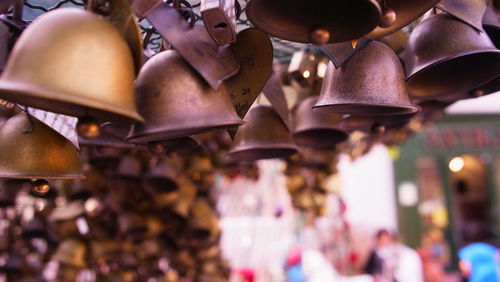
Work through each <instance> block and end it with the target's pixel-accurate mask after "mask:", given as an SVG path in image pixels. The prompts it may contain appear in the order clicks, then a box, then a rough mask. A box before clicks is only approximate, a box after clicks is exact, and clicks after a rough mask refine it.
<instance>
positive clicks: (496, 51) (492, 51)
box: [406, 47, 500, 101]
mask: <svg viewBox="0 0 500 282" xmlns="http://www.w3.org/2000/svg"><path fill="white" fill-rule="evenodd" d="M481 54H494V55H495V54H496V57H497V60H498V62H497V63H499V64H500V50H499V49H494V47H492V48H491V49H478V50H472V51H465V52H460V53H457V54H455V55H453V56H450V57H447V58H442V59H438V60H434V61H433V62H432V63H429V64H427V65H426V66H425V67H422V68H420V69H419V70H418V71H415V72H413V73H412V74H411V75H408V76H407V78H406V88H407V89H408V95H409V96H410V97H411V98H412V99H418V100H421V101H426V100H433V99H436V98H441V97H444V96H448V95H453V94H456V93H461V92H467V91H470V90H473V89H476V88H478V87H481V86H483V85H485V84H487V83H488V82H491V81H493V80H494V79H495V78H496V77H497V76H498V75H497V76H492V77H490V78H488V79H483V80H482V82H481V83H476V84H475V85H474V86H472V87H470V88H469V89H466V90H464V89H460V90H456V91H452V92H446V93H440V94H425V95H415V94H412V93H411V91H410V88H411V86H410V84H411V80H414V79H415V77H417V76H418V75H421V74H422V72H424V71H428V70H430V69H433V68H435V67H436V66H438V65H439V64H441V63H443V62H446V61H450V60H454V59H457V58H466V57H469V56H474V55H481ZM472 69H476V68H472Z"/></svg>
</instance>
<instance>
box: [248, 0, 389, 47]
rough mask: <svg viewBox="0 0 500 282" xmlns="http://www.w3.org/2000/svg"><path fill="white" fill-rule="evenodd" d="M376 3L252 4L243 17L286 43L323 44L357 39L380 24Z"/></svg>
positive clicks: (280, 0) (262, 0) (298, 0)
mask: <svg viewBox="0 0 500 282" xmlns="http://www.w3.org/2000/svg"><path fill="white" fill-rule="evenodd" d="M381 12H382V11H381V8H380V5H379V3H378V1H376V0H351V1H339V0H334V1H331V0H330V1H328V0H321V1H314V2H310V1H302V0H293V1H287V0H275V1H266V0H252V1H250V2H248V4H247V6H246V14H247V17H248V19H249V20H250V22H252V24H253V25H254V26H255V27H257V28H259V29H261V30H263V31H264V32H266V33H268V34H270V35H272V36H274V37H278V38H280V39H285V40H288V41H294V42H301V43H313V44H325V43H332V42H343V41H348V40H351V39H357V38H360V37H362V36H363V35H365V34H366V33H368V32H370V31H371V30H372V29H373V28H375V27H376V26H377V25H378V24H379V23H380V16H381Z"/></svg>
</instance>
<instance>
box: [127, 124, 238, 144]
mask: <svg viewBox="0 0 500 282" xmlns="http://www.w3.org/2000/svg"><path fill="white" fill-rule="evenodd" d="M244 123H245V122H244V121H243V120H236V119H235V120H232V121H226V122H221V123H219V124H217V125H213V126H208V127H207V126H196V127H191V128H190V129H189V130H178V129H174V128H172V127H163V128H161V129H159V130H154V131H153V130H150V131H147V130H144V131H142V132H141V133H137V134H133V132H132V131H131V133H130V134H129V135H128V136H127V137H125V140H126V141H127V142H130V143H135V144H146V143H149V142H157V141H158V142H160V141H166V140H170V139H177V138H182V137H190V136H192V135H197V134H202V133H207V132H211V131H219V130H226V129H231V128H235V127H238V126H240V125H242V124H244ZM132 130H134V129H132ZM181 131H182V132H184V133H180V132H181ZM191 138H192V137H191Z"/></svg>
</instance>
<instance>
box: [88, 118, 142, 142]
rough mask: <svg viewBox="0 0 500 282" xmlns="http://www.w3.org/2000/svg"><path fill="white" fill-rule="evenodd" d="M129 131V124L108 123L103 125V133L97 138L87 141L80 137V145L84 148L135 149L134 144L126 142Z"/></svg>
mask: <svg viewBox="0 0 500 282" xmlns="http://www.w3.org/2000/svg"><path fill="white" fill-rule="evenodd" d="M129 131H130V125H128V124H122V123H115V122H106V123H104V124H102V125H101V131H100V134H99V136H98V137H97V138H93V139H85V138H82V137H79V138H78V143H79V144H80V145H83V146H103V147H114V148H133V147H135V145H134V144H130V143H127V142H125V141H124V139H125V137H126V136H127V134H128V132H129Z"/></svg>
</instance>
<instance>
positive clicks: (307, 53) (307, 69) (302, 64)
mask: <svg viewBox="0 0 500 282" xmlns="http://www.w3.org/2000/svg"><path fill="white" fill-rule="evenodd" d="M317 66H318V55H317V54H315V53H314V52H312V50H311V49H308V48H306V49H302V50H300V51H297V52H295V53H294V54H293V56H292V60H291V61H290V64H289V65H288V75H289V76H290V79H292V80H293V81H296V82H297V83H298V84H299V85H300V86H301V87H308V86H312V85H313V83H314V80H315V78H316V72H317Z"/></svg>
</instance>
